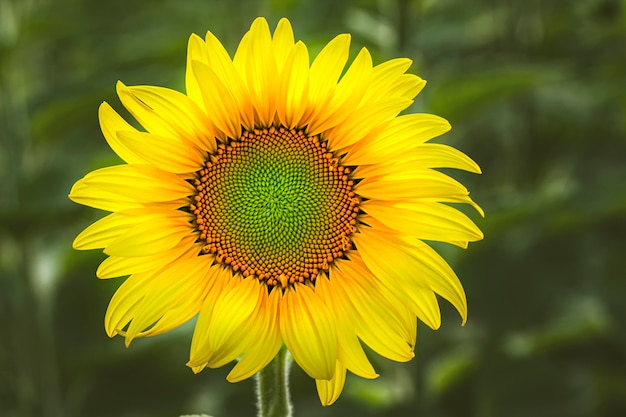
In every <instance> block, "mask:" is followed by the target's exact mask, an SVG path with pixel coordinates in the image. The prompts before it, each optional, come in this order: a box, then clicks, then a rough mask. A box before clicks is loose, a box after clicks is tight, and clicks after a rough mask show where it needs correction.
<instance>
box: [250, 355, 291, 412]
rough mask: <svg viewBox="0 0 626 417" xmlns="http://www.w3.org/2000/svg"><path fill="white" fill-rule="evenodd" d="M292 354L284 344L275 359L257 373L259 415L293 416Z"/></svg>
mask: <svg viewBox="0 0 626 417" xmlns="http://www.w3.org/2000/svg"><path fill="white" fill-rule="evenodd" d="M290 364H291V356H290V355H289V352H288V351H287V349H286V348H285V347H284V346H283V347H282V348H281V349H280V351H279V352H278V354H277V355H276V357H275V358H274V360H272V362H270V364H269V365H267V366H266V367H265V368H263V369H262V370H261V372H259V373H258V374H257V384H256V392H257V406H258V408H259V417H291V408H292V407H291V401H290V400H289V381H288V379H289V365H290Z"/></svg>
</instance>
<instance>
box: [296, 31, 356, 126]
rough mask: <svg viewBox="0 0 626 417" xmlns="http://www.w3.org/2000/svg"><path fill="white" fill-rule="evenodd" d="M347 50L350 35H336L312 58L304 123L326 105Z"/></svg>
mask: <svg viewBox="0 0 626 417" xmlns="http://www.w3.org/2000/svg"><path fill="white" fill-rule="evenodd" d="M349 50H350V35H349V34H342V35H338V36H336V37H335V38H334V39H333V40H331V41H330V42H329V43H328V44H327V45H326V46H325V47H324V48H323V49H322V50H321V51H320V53H319V54H318V55H317V56H316V57H315V60H313V63H312V64H311V70H310V84H309V85H310V86H309V100H308V101H309V108H308V111H307V113H306V114H305V118H306V120H305V121H304V123H305V124H306V122H307V121H310V120H312V119H311V116H312V114H314V113H315V112H317V110H318V109H320V108H323V107H324V106H326V104H327V103H328V102H329V101H330V99H331V98H332V93H333V92H334V91H335V88H336V86H337V81H338V80H339V76H340V75H341V73H342V72H343V68H344V66H345V65H346V61H347V60H348V54H349Z"/></svg>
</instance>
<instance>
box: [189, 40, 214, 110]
mask: <svg viewBox="0 0 626 417" xmlns="http://www.w3.org/2000/svg"><path fill="white" fill-rule="evenodd" d="M192 61H200V62H202V63H204V64H208V62H209V58H208V54H207V48H206V44H205V43H204V41H203V40H202V38H201V37H199V36H198V35H196V34H193V35H191V36H190V37H189V43H188V44H187V69H186V72H185V89H186V90H187V96H188V97H189V98H190V99H191V100H193V102H194V103H196V104H197V105H198V106H199V107H202V105H203V102H202V95H201V93H200V86H199V84H200V83H199V82H198V80H197V79H196V77H195V75H194V73H193V70H192V68H191V62H192Z"/></svg>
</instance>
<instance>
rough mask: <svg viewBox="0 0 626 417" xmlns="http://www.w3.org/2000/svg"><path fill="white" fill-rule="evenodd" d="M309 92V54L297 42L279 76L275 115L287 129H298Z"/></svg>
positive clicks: (302, 45) (304, 47)
mask: <svg viewBox="0 0 626 417" xmlns="http://www.w3.org/2000/svg"><path fill="white" fill-rule="evenodd" d="M308 91H309V53H308V51H307V49H306V46H305V45H304V44H303V43H302V42H298V43H297V44H296V45H295V46H294V47H293V48H292V50H291V53H290V54H289V56H288V57H287V58H286V62H285V64H284V67H283V71H282V72H281V74H280V87H279V98H278V102H277V114H278V118H279V120H280V122H281V123H282V124H283V125H284V126H285V127H287V128H292V127H299V123H300V121H301V119H302V116H303V115H304V112H305V110H306V97H307V95H308Z"/></svg>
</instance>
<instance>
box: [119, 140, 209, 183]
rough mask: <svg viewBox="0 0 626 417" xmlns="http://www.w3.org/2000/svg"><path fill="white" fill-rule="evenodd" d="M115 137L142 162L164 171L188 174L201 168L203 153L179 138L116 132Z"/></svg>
mask: <svg viewBox="0 0 626 417" xmlns="http://www.w3.org/2000/svg"><path fill="white" fill-rule="evenodd" d="M117 137H118V139H119V141H120V142H121V143H123V144H124V145H125V146H126V148H127V149H129V150H131V151H132V152H133V153H134V154H135V155H138V156H140V157H141V158H142V159H143V160H144V161H146V162H148V163H150V164H151V165H154V166H155V167H157V168H159V169H162V170H164V171H168V172H173V173H175V174H189V173H193V172H196V171H198V170H199V169H200V168H202V165H203V162H204V159H205V152H204V151H202V150H201V149H200V148H198V147H196V146H195V145H194V144H192V143H191V142H189V141H187V140H184V139H181V138H180V137H165V136H159V135H155V134H153V133H145V132H137V131H136V130H135V131H128V130H126V131H118V132H117Z"/></svg>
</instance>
